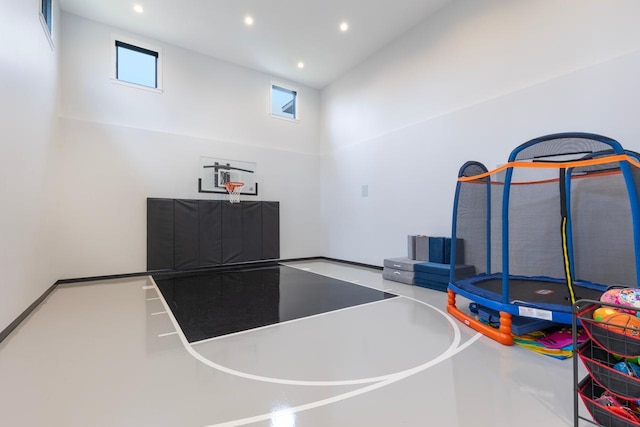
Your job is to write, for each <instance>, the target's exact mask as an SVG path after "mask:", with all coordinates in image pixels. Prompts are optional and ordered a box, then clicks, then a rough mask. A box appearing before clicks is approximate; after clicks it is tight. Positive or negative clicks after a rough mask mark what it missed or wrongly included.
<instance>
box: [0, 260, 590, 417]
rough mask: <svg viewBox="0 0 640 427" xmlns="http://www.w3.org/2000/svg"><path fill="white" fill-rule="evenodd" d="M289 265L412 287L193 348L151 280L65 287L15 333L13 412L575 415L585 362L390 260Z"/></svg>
mask: <svg viewBox="0 0 640 427" xmlns="http://www.w3.org/2000/svg"><path fill="white" fill-rule="evenodd" d="M288 265H291V266H294V267H298V268H305V269H311V271H313V272H317V273H321V274H326V275H331V276H333V277H336V278H338V279H342V280H347V281H352V282H356V281H357V282H358V283H360V284H362V285H366V286H369V287H373V288H377V289H384V290H388V291H389V292H392V293H396V294H399V295H401V296H402V297H400V298H393V299H390V300H385V301H381V302H377V303H372V304H366V305H363V306H358V307H353V308H349V309H345V310H341V311H338V312H334V313H327V314H323V315H319V316H315V317H311V318H307V319H301V320H297V321H293V322H290V323H284V324H279V325H275V326H271V327H266V328H261V329H258V330H254V331H249V332H245V333H240V334H235V335H232V336H228V337H221V338H218V339H214V340H211V341H206V342H201V343H197V344H192V345H190V346H189V345H188V344H186V341H184V340H183V339H181V337H180V335H179V334H176V333H175V332H176V329H175V327H174V322H172V319H171V315H170V314H169V313H165V312H164V311H165V306H164V304H163V301H162V300H161V299H158V298H159V294H158V292H157V291H156V289H155V288H153V282H152V281H151V280H149V279H146V278H140V279H126V280H113V281H104V282H93V283H91V284H83V285H77V286H66V287H59V288H58V289H57V290H56V291H54V292H53V293H52V294H51V295H50V296H49V298H48V299H47V300H46V302H45V303H44V304H42V305H41V306H40V307H39V308H38V310H37V311H36V312H34V313H33V314H32V315H31V316H30V317H29V318H28V319H27V320H26V321H25V322H23V324H22V325H21V326H20V328H19V329H18V330H16V331H15V332H14V333H13V334H12V335H11V336H10V337H9V338H8V339H7V340H5V341H4V342H3V343H2V344H1V345H0V379H1V383H0V390H1V395H2V396H1V398H0V418H1V419H2V422H1V424H2V425H7V426H51V427H54V426H65V427H67V426H68V427H75V426H154V427H155V426H180V427H190V426H212V425H225V426H226V425H229V426H232V425H251V426H273V427H293V426H313V427H315V426H371V427H376V426H399V425H406V426H451V427H456V426H460V427H467V426H474V427H477V426H491V427H507V426H509V427H511V426H516V425H517V426H522V427H528V426H571V425H572V424H573V395H572V364H571V361H570V360H566V361H559V360H556V359H552V358H549V357H545V356H542V355H538V354H534V353H532V352H529V351H527V350H524V349H522V348H520V347H517V346H514V347H504V346H501V345H499V344H497V343H495V342H493V341H491V340H489V339H488V338H486V337H481V336H478V335H477V334H476V333H475V332H474V331H472V330H471V329H469V328H467V327H466V326H464V325H462V324H461V323H459V322H457V321H455V320H452V319H451V318H450V317H449V316H447V315H446V314H444V312H445V305H446V294H444V293H441V292H436V291H431V290H428V289H423V288H420V287H415V286H406V285H402V284H399V283H395V282H389V281H384V280H382V278H381V274H380V272H379V271H377V270H369V269H365V268H359V267H352V266H348V265H344V264H338V263H331V262H322V261H314V262H297V263H288ZM165 334H169V335H165ZM584 425H589V424H588V423H584Z"/></svg>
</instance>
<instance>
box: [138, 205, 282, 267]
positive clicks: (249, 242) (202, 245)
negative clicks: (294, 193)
mask: <svg viewBox="0 0 640 427" xmlns="http://www.w3.org/2000/svg"><path fill="white" fill-rule="evenodd" d="M279 207H280V204H279V203H278V202H241V203H237V204H231V203H229V202H227V201H220V200H185V199H151V198H149V199H147V270H149V271H152V270H180V269H188V268H194V267H195V268H197V267H206V266H212V265H220V264H226V263H234V262H243V261H257V260H262V259H278V258H280V217H279Z"/></svg>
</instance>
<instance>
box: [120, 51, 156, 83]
mask: <svg viewBox="0 0 640 427" xmlns="http://www.w3.org/2000/svg"><path fill="white" fill-rule="evenodd" d="M115 49H116V64H115V68H116V75H115V78H116V80H120V81H123V82H127V83H133V84H136V85H140V86H146V87H150V88H154V89H157V88H159V85H158V62H159V57H160V55H159V53H158V52H156V51H153V50H150V49H145V48H143V47H140V46H135V45H132V44H129V43H125V42H122V41H120V40H116V41H115Z"/></svg>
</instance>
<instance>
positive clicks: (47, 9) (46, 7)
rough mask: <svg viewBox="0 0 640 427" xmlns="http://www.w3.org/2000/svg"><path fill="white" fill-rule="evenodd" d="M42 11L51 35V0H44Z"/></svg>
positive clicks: (41, 4)
mask: <svg viewBox="0 0 640 427" xmlns="http://www.w3.org/2000/svg"><path fill="white" fill-rule="evenodd" d="M40 13H42V18H43V19H44V23H45V24H46V26H47V29H48V30H49V35H51V0H42V1H41V3H40Z"/></svg>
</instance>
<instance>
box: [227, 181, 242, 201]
mask: <svg viewBox="0 0 640 427" xmlns="http://www.w3.org/2000/svg"><path fill="white" fill-rule="evenodd" d="M224 186H225V188H226V189H227V192H228V193H229V203H240V192H241V191H242V187H244V182H225V183H224Z"/></svg>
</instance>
